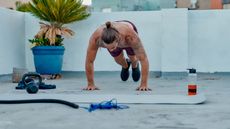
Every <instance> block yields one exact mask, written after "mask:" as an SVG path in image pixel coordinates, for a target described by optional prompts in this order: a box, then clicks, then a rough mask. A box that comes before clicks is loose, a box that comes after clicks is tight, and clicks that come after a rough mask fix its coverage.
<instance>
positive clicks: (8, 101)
mask: <svg viewBox="0 0 230 129" xmlns="http://www.w3.org/2000/svg"><path fill="white" fill-rule="evenodd" d="M26 103H59V104H64V105H67V106H70V107H72V108H76V109H77V108H79V106H78V105H77V104H75V103H72V102H68V101H65V100H60V99H26V100H0V104H26Z"/></svg>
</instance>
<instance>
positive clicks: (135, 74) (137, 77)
mask: <svg viewBox="0 0 230 129" xmlns="http://www.w3.org/2000/svg"><path fill="white" fill-rule="evenodd" d="M132 77H133V81H135V82H137V81H139V80H140V77H141V72H140V69H139V63H138V64H137V67H136V68H132Z"/></svg>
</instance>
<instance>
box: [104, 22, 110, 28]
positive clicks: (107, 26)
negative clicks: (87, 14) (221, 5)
mask: <svg viewBox="0 0 230 129" xmlns="http://www.w3.org/2000/svg"><path fill="white" fill-rule="evenodd" d="M105 25H106V28H107V29H108V28H110V27H111V22H110V21H107V22H106V23H105Z"/></svg>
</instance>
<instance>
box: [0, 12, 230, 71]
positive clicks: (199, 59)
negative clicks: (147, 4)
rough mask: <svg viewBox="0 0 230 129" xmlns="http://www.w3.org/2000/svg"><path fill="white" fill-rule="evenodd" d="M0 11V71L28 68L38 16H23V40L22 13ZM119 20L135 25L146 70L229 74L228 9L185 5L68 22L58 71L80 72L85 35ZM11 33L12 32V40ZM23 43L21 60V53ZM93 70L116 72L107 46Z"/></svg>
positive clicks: (229, 17) (95, 16)
mask: <svg viewBox="0 0 230 129" xmlns="http://www.w3.org/2000/svg"><path fill="white" fill-rule="evenodd" d="M0 14H1V15H4V17H6V18H4V19H3V20H2V19H1V21H0V23H1V24H0V27H1V28H3V29H1V30H0V34H1V35H0V36H1V37H2V39H4V40H3V41H4V42H2V41H1V42H0V43H1V46H2V47H1V48H0V49H1V50H0V53H1V60H0V61H1V62H0V65H1V67H0V68H1V71H0V74H3V73H10V72H11V71H12V67H13V66H15V65H18V67H23V66H24V65H26V67H27V68H28V69H29V70H30V71H33V70H34V64H33V56H32V52H31V50H30V48H29V42H28V39H30V38H33V36H34V35H35V34H36V33H37V32H38V30H39V24H38V22H39V20H38V19H36V18H34V17H33V16H31V15H30V14H25V38H24V29H23V27H24V24H23V23H24V15H23V14H22V13H18V12H14V11H10V10H3V9H1V10H0ZM123 19H126V20H130V21H132V22H133V23H134V24H135V25H136V26H137V29H138V32H139V35H140V38H141V40H142V42H143V44H144V47H145V49H146V52H147V55H148V58H149V61H150V71H162V72H183V71H186V68H188V67H195V68H197V70H198V71H199V72H230V65H229V64H230V60H229V56H230V51H229V48H230V44H229V42H230V38H229V34H230V29H229V28H230V26H229V24H228V23H229V21H230V10H206V11H205V10H197V11H188V10H187V9H164V10H161V11H146V12H114V13H92V15H91V16H90V17H89V18H88V19H87V20H84V21H80V22H77V23H74V24H71V25H68V27H70V28H72V29H73V30H74V31H75V32H76V35H75V36H74V37H72V38H70V39H67V38H66V39H65V40H64V44H65V48H66V51H65V55H64V66H63V70H64V71H84V62H85V55H86V49H87V45H88V39H89V37H90V35H91V34H92V33H93V31H94V30H95V29H96V28H97V27H98V26H99V25H101V24H103V23H105V22H106V21H108V20H123ZM9 26H10V27H9ZM6 28H10V30H9V29H6ZM15 28H16V29H15ZM22 30H23V31H22ZM12 33H13V34H15V33H16V36H15V35H14V37H13V38H12V37H11V34H12ZM23 41H24V42H23ZM5 42H7V44H6V43H5ZM15 42H17V43H15ZM18 42H20V43H18ZM24 43H26V46H25V49H26V50H25V58H26V60H25V59H24V57H23V55H24V54H23V52H24V47H23V45H24ZM2 44H3V45H2ZM3 46H4V47H3ZM12 48H14V49H12ZM9 50H11V51H9ZM14 53H17V54H14ZM3 55H4V56H3ZM5 55H7V57H5ZM2 59H3V60H2ZM24 62H25V63H24ZM95 70H96V71H119V70H120V67H119V66H118V65H117V64H116V63H115V62H114V61H113V58H112V57H111V56H110V55H109V53H108V52H107V50H106V49H103V48H102V49H100V50H99V52H98V55H97V59H96V62H95ZM2 71H3V72H2Z"/></svg>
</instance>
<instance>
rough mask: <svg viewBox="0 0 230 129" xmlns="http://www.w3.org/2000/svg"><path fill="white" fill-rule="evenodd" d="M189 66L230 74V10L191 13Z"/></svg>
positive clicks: (205, 70)
mask: <svg viewBox="0 0 230 129" xmlns="http://www.w3.org/2000/svg"><path fill="white" fill-rule="evenodd" d="M188 21H189V43H188V44H189V58H188V59H189V65H190V66H191V67H195V68H197V69H198V70H199V71H202V72H230V24H229V23H230V10H203V11H189V20H188Z"/></svg>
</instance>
